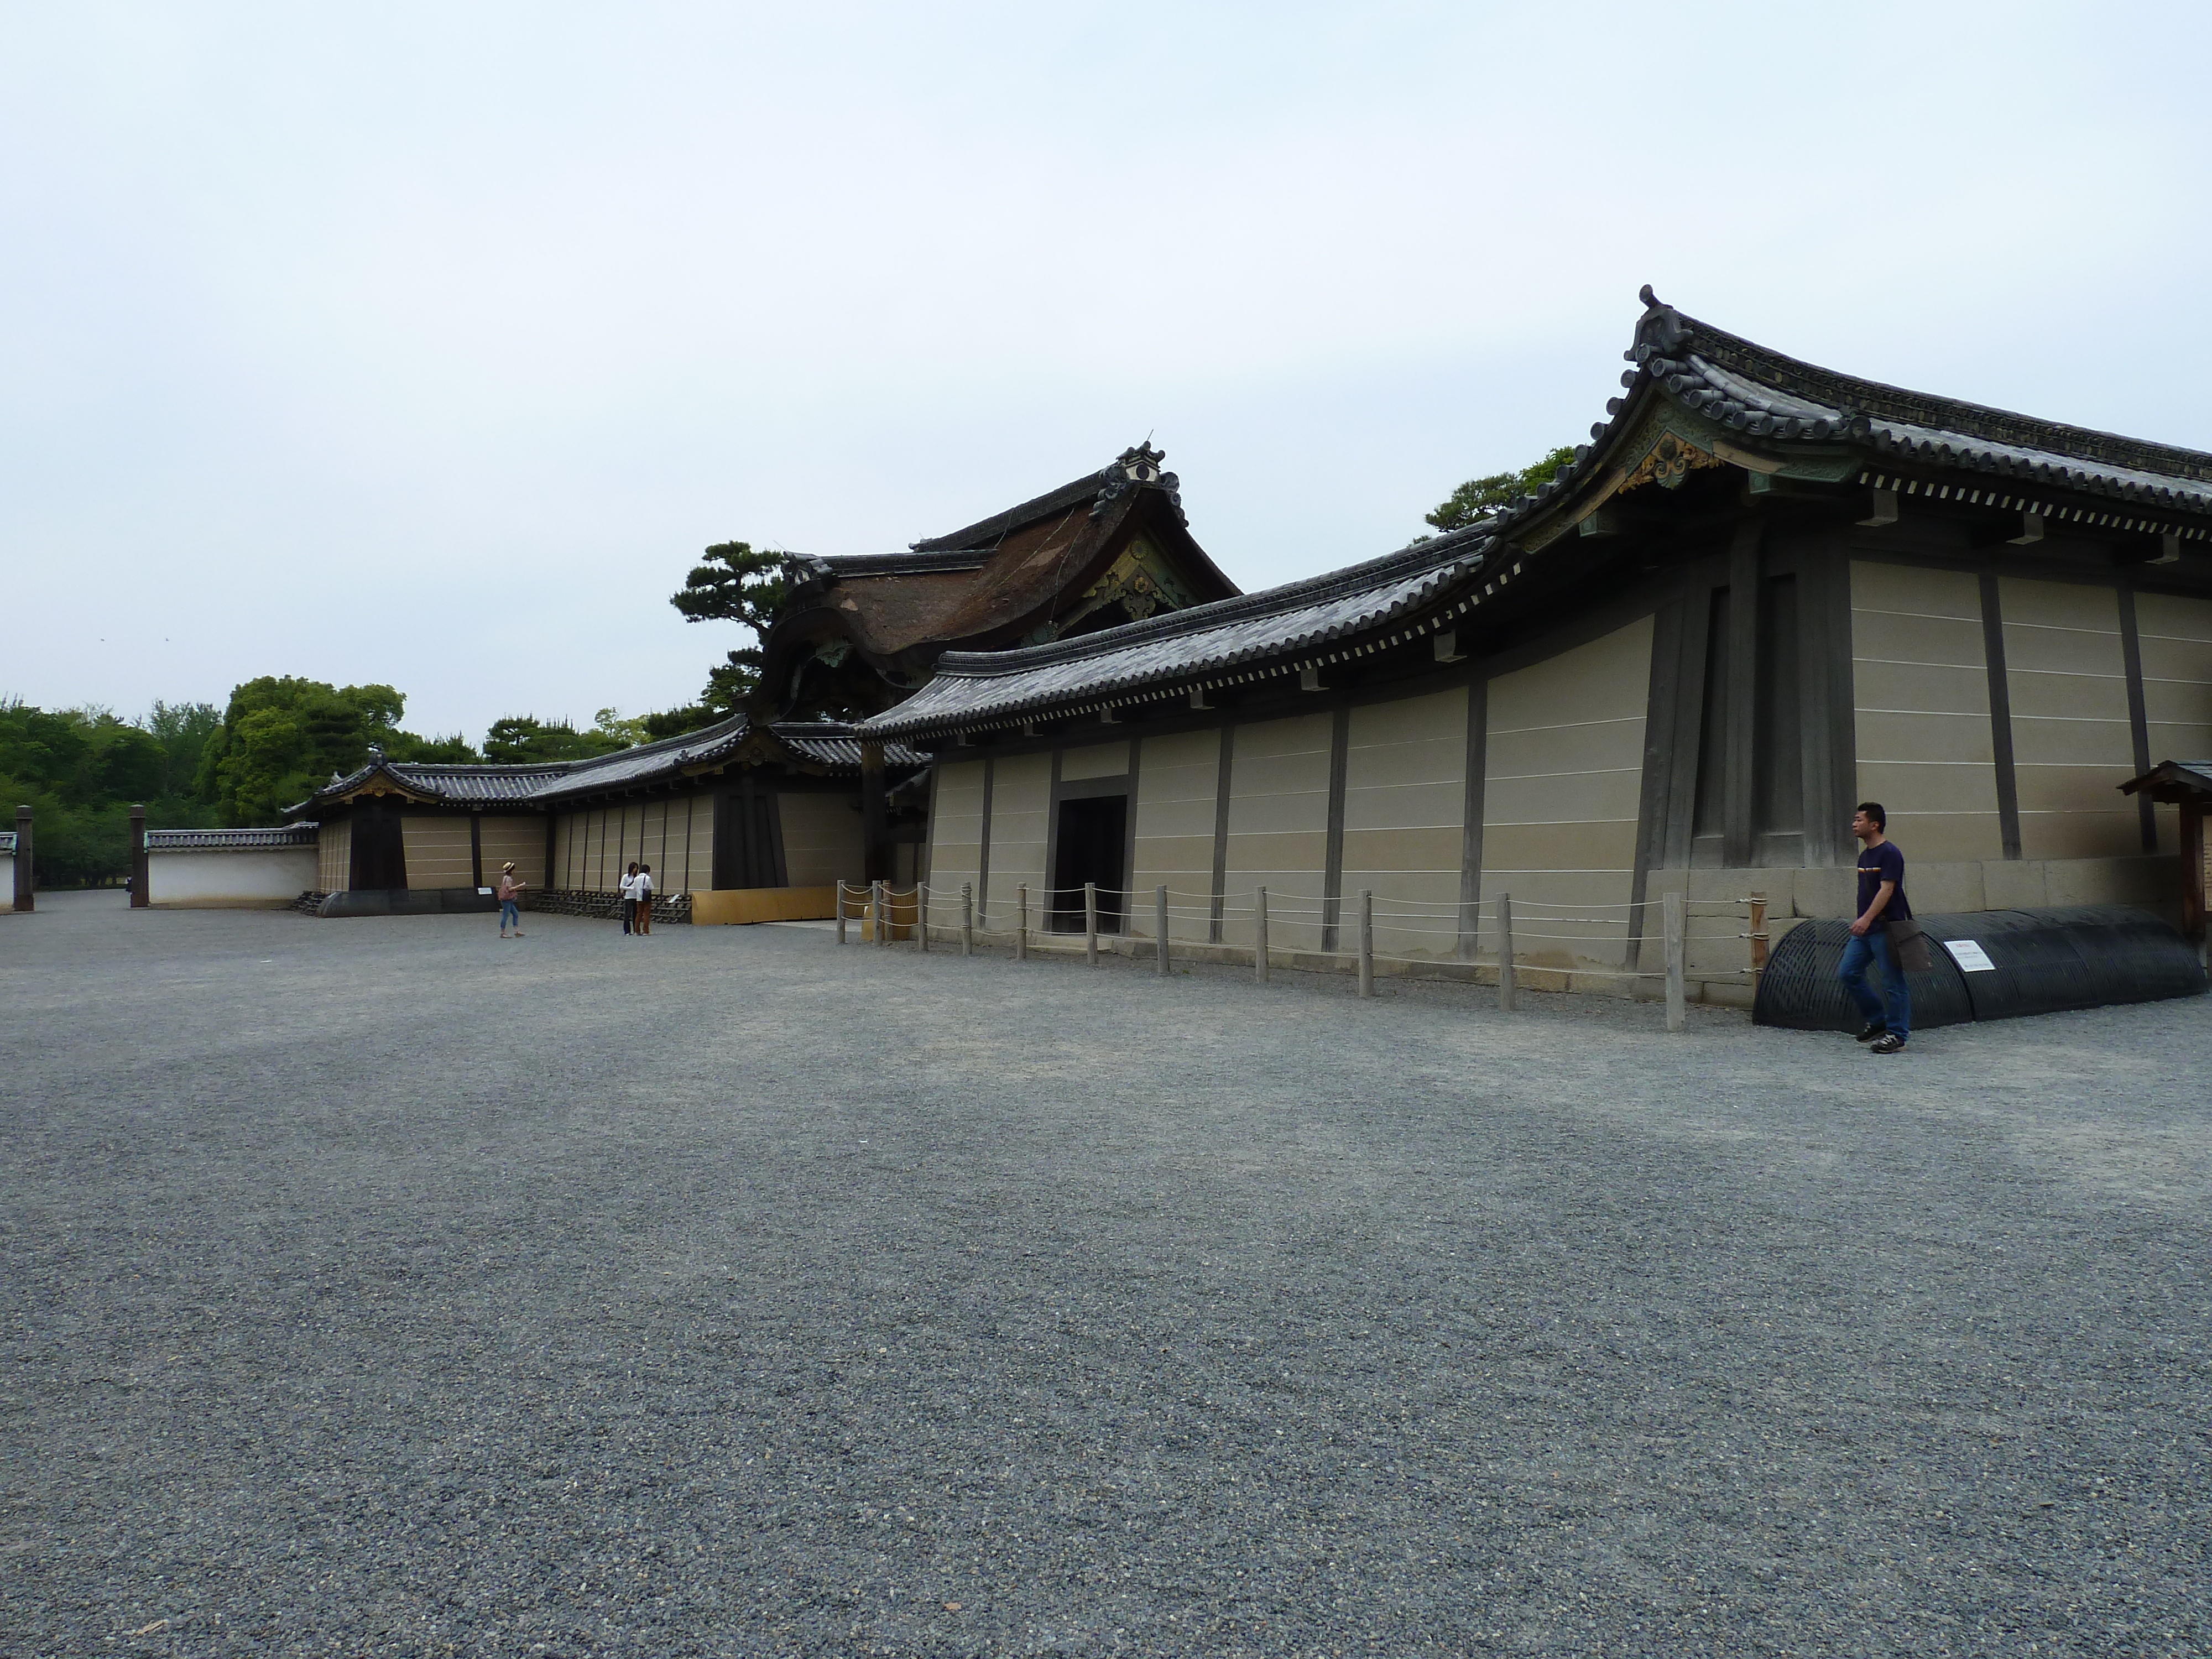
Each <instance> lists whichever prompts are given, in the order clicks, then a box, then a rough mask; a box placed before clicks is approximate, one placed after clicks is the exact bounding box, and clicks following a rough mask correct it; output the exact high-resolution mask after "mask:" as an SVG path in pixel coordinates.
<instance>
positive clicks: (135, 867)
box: [131, 801, 154, 910]
mask: <svg viewBox="0 0 2212 1659" xmlns="http://www.w3.org/2000/svg"><path fill="white" fill-rule="evenodd" d="M148 862H149V860H148V859H147V857H146V805H145V803H144V802H143V801H140V802H138V803H137V804H136V805H133V806H132V807H131V908H132V909H134V910H143V909H144V908H146V907H147V906H148V905H149V904H151V903H152V902H154V896H153V894H152V892H151V891H149V889H148V887H147V879H146V878H147V869H146V866H147V863H148Z"/></svg>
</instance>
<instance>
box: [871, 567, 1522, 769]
mask: <svg viewBox="0 0 2212 1659" xmlns="http://www.w3.org/2000/svg"><path fill="white" fill-rule="evenodd" d="M1493 543H1494V538H1493V537H1492V535H1491V534H1490V532H1489V531H1488V529H1487V527H1481V528H1478V529H1475V530H1468V531H1461V532H1456V533H1455V534H1453V535H1449V536H1440V537H1438V538H1436V539H1435V540H1433V541H1429V542H1425V543H1421V544H1418V545H1416V546H1413V547H1409V548H1406V549H1404V550H1401V551H1400V552H1396V553H1392V554H1388V555H1386V556H1383V557H1382V558H1379V559H1375V560H1371V561H1370V562H1367V563H1365V564H1359V565H1354V566H1352V568H1349V569H1346V570H1338V571H1333V572H1331V573H1329V574H1327V575H1324V576H1316V577H1312V578H1310V579H1309V580H1304V581H1300V582H1292V583H1290V584H1288V585H1287V586H1282V587H1275V588H1269V589H1267V591H1265V592H1259V593H1245V594H1240V595H1238V596H1237V598H1235V599H1222V600H1219V601H1218V602H1217V603H1215V604H1212V605H1194V606H1193V607H1192V608H1191V609H1189V610H1188V611H1170V612H1169V613H1168V614H1166V615H1164V616H1160V617H1150V618H1147V619H1146V621H1144V622H1139V623H1127V624H1126V625H1125V626H1122V627H1120V628H1109V629H1103V630H1101V631H1100V632H1098V633H1096V634H1085V635H1079V636H1078V637H1076V638H1074V639H1072V640H1060V641H1054V642H1053V643H1052V644H1049V645H1037V646H1029V647H1024V648H1023V649H1020V650H1018V651H974V652H968V651H962V652H947V653H945V655H944V656H942V657H940V658H939V659H938V664H937V678H935V679H933V680H932V681H931V682H930V683H929V684H927V685H926V686H924V687H923V688H922V689H921V690H920V691H918V692H916V693H915V695H914V696H911V697H909V698H908V700H907V701H906V702H902V703H901V704H900V705H899V706H898V707H897V708H893V709H891V710H890V711H889V712H888V713H885V714H878V715H877V716H876V717H875V718H874V719H873V720H868V721H866V722H865V723H864V724H863V726H862V727H861V729H862V730H863V731H864V732H867V733H868V734H869V735H870V736H878V735H880V736H884V737H890V736H892V735H894V734H905V733H908V732H926V731H944V730H946V729H949V728H951V727H956V726H964V725H971V724H972V725H987V726H1005V725H1010V724H1012V723H1014V722H1015V721H1018V720H1021V719H1023V718H1024V716H1025V715H1026V714H1027V713H1028V711H1030V710H1031V709H1036V708H1045V707H1048V706H1051V707H1062V708H1064V707H1066V706H1067V705H1068V704H1071V703H1074V704H1080V703H1082V702H1084V701H1085V700H1086V699H1103V698H1107V697H1110V696H1115V694H1118V693H1122V692H1127V691H1132V690H1136V689H1138V688H1140V687H1144V686H1149V685H1156V684H1161V683H1164V682H1171V683H1175V684H1186V683H1194V684H1215V683H1233V682H1234V681H1235V680H1236V679H1237V678H1238V673H1237V671H1238V669H1239V668H1240V667H1241V666H1242V665H1245V664H1247V663H1252V662H1256V661H1259V660H1261V659H1273V658H1278V657H1280V656H1282V655H1284V654H1285V653H1300V652H1304V651H1308V650H1311V649H1313V648H1315V647H1321V646H1325V645H1327V644H1328V643H1330V642H1332V641H1336V640H1338V639H1341V638H1344V637H1346V636H1348V635H1354V634H1360V633H1366V632H1370V631H1372V630H1374V629H1378V628H1382V627H1384V626H1386V625H1387V624H1389V623H1390V622H1391V621H1393V620H1395V619H1396V618H1398V617H1403V616H1407V615H1408V614H1410V613H1412V612H1414V611H1420V610H1423V609H1425V607H1426V606H1427V605H1429V604H1430V602H1431V600H1433V599H1435V598H1437V595H1439V594H1440V593H1442V592H1443V591H1444V590H1445V589H1446V588H1448V587H1450V586H1453V585H1455V583H1458V582H1459V581H1461V580H1462V579H1464V578H1466V577H1468V576H1469V575H1471V574H1473V573H1474V572H1475V571H1476V570H1478V569H1479V568H1481V566H1482V564H1483V562H1484V559H1485V557H1486V554H1487V552H1488V550H1490V549H1491V548H1492V545H1493Z"/></svg>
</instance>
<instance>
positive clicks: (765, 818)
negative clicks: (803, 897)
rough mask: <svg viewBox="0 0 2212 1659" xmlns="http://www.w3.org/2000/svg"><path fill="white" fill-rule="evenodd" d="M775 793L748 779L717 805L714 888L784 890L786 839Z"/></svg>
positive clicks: (719, 800) (718, 800) (716, 802)
mask: <svg viewBox="0 0 2212 1659" xmlns="http://www.w3.org/2000/svg"><path fill="white" fill-rule="evenodd" d="M780 829H781V826H780V824H779V823H778V822H777V816H776V810H775V790H773V789H763V788H760V787H757V786H756V785H755V784H753V783H752V782H751V781H750V780H748V781H746V782H744V784H743V785H741V786H740V787H738V788H735V789H732V791H731V792H730V793H728V794H726V795H724V796H721V797H720V799H717V800H716V801H715V803H714V885H715V886H716V887H718V888H731V887H781V886H782V885H783V884H784V883H783V836H782V835H781V833H780Z"/></svg>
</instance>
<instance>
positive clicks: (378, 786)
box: [324, 772, 454, 806]
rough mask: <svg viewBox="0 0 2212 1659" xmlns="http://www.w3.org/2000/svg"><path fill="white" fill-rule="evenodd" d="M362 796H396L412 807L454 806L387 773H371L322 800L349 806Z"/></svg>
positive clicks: (450, 802)
mask: <svg viewBox="0 0 2212 1659" xmlns="http://www.w3.org/2000/svg"><path fill="white" fill-rule="evenodd" d="M364 795H368V796H380V795H396V796H398V798H399V799H401V800H403V801H405V802H407V803H408V804H409V805H414V806H450V805H454V803H453V802H452V801H448V800H447V799H445V798H444V797H443V796H441V795H433V794H428V793H424V792H423V791H422V790H420V789H416V788H411V787H409V786H408V785H406V784H404V783H402V782H400V781H399V780H398V779H397V778H395V777H393V776H392V775H390V774H389V773H385V772H372V773H370V774H369V775H368V776H367V777H366V778H363V779H362V781H360V782H359V783H357V784H356V785H355V786H354V787H352V788H350V789H349V790H347V791H346V792H345V793H343V794H342V795H326V796H325V797H324V799H325V800H331V801H342V802H343V803H344V804H345V805H348V806H351V805H353V804H354V803H355V802H356V801H357V800H359V799H361V798H362V796H364Z"/></svg>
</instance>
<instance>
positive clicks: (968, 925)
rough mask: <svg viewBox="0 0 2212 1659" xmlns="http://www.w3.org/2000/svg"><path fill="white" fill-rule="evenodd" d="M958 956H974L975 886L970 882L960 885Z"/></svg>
mask: <svg viewBox="0 0 2212 1659" xmlns="http://www.w3.org/2000/svg"><path fill="white" fill-rule="evenodd" d="M960 954H961V955H962V956H963V957H972V956H974V955H975V883H974V882H972V881H963V882H962V883H961V884H960Z"/></svg>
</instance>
